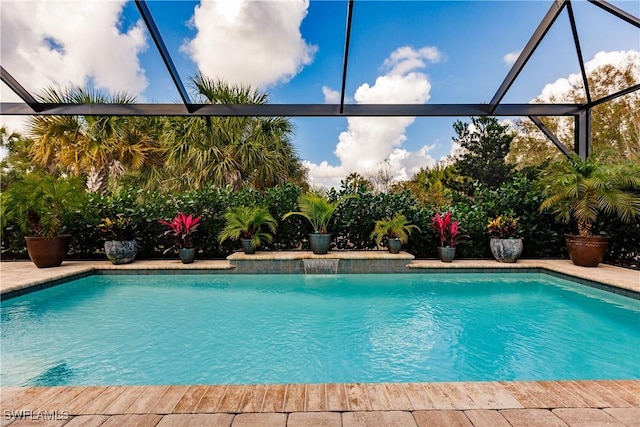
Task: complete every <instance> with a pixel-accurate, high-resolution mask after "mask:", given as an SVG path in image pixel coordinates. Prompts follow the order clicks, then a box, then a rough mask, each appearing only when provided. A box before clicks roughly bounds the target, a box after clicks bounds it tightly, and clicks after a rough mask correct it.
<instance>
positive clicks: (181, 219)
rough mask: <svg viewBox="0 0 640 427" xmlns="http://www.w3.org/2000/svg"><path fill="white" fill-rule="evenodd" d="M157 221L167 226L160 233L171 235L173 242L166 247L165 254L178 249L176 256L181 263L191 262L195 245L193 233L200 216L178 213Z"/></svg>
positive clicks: (198, 223) (194, 254)
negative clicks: (168, 218)
mask: <svg viewBox="0 0 640 427" xmlns="http://www.w3.org/2000/svg"><path fill="white" fill-rule="evenodd" d="M158 222H159V223H160V224H162V225H165V226H167V227H169V229H168V230H166V231H165V232H164V233H163V234H162V235H163V236H169V235H170V236H173V238H174V241H175V243H174V244H173V245H172V246H170V247H168V248H167V249H166V250H165V251H164V253H165V254H166V253H167V252H169V251H170V250H172V249H174V248H175V249H178V256H179V257H180V260H181V261H182V263H183V264H191V263H192V262H193V261H194V260H195V258H196V247H195V245H194V244H193V233H194V232H195V231H196V230H197V229H198V226H199V225H200V217H199V216H197V217H194V216H193V215H186V214H185V213H184V212H180V213H178V214H177V215H176V216H175V217H174V218H173V219H172V220H170V221H165V220H164V219H159V220H158Z"/></svg>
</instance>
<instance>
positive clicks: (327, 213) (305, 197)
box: [282, 192, 356, 234]
mask: <svg viewBox="0 0 640 427" xmlns="http://www.w3.org/2000/svg"><path fill="white" fill-rule="evenodd" d="M353 197H356V196H355V195H348V196H345V197H342V198H340V199H338V200H336V201H335V202H330V201H329V199H328V198H327V196H326V195H324V194H320V193H317V192H307V193H305V194H302V195H301V196H300V197H299V198H298V206H299V208H300V211H298V212H288V213H286V214H285V215H284V216H283V217H282V219H287V218H289V217H290V216H291V215H300V216H302V217H304V218H306V219H307V220H308V221H309V222H310V223H311V227H313V232H314V233H315V234H327V227H328V226H329V221H330V220H331V217H332V216H333V213H334V212H335V211H336V209H337V208H338V206H339V205H340V203H342V202H343V201H344V200H346V199H350V198H353Z"/></svg>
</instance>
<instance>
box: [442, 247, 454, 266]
mask: <svg viewBox="0 0 640 427" xmlns="http://www.w3.org/2000/svg"><path fill="white" fill-rule="evenodd" d="M438 256H439V257H440V261H442V262H453V259H454V258H455V257H456V248H451V247H449V246H446V247H442V246H440V247H438Z"/></svg>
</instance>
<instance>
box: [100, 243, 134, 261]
mask: <svg viewBox="0 0 640 427" xmlns="http://www.w3.org/2000/svg"><path fill="white" fill-rule="evenodd" d="M104 253H105V254H106V255H107V258H108V259H109V261H111V262H112V263H113V264H116V265H118V264H129V263H130V262H132V261H133V259H134V258H135V257H136V254H137V253H138V242H137V241H135V240H107V241H106V242H104Z"/></svg>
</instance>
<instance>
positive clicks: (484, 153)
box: [453, 117, 514, 188]
mask: <svg viewBox="0 0 640 427" xmlns="http://www.w3.org/2000/svg"><path fill="white" fill-rule="evenodd" d="M453 129H454V130H455V131H456V134H457V136H456V137H454V138H453V140H454V142H456V143H458V144H459V145H460V148H461V149H462V154H461V155H460V156H459V157H458V158H457V159H456V162H455V168H456V169H457V170H458V171H459V172H460V173H461V174H464V175H467V176H470V177H471V178H472V179H474V180H476V181H479V182H481V183H483V184H484V185H486V186H487V187H489V188H497V187H499V186H500V185H501V184H503V183H505V182H507V181H508V180H509V179H510V178H511V174H512V172H511V166H509V165H508V164H507V163H506V161H505V157H506V156H507V154H508V153H509V148H510V146H511V141H513V138H514V135H513V134H511V133H509V132H508V130H509V126H508V125H501V124H500V123H498V119H497V118H495V117H472V118H471V124H469V123H464V122H461V121H459V120H458V121H456V122H455V123H454V124H453Z"/></svg>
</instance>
